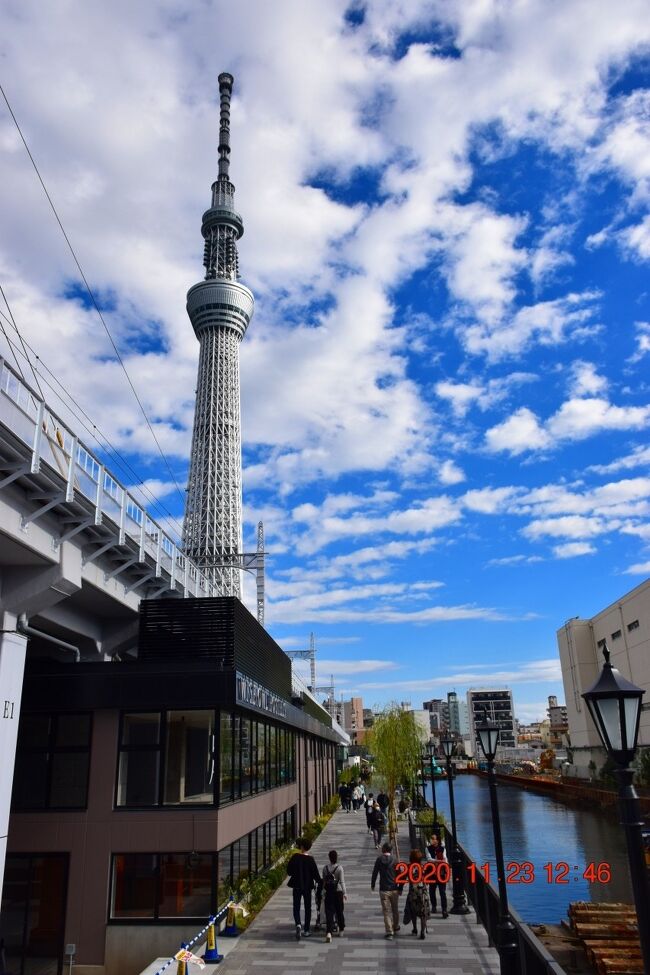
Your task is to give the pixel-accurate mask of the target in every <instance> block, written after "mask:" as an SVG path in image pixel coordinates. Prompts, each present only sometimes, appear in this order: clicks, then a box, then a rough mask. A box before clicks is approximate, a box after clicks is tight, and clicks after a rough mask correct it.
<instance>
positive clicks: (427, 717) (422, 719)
mask: <svg viewBox="0 0 650 975" xmlns="http://www.w3.org/2000/svg"><path fill="white" fill-rule="evenodd" d="M410 713H411V714H412V715H413V720H414V721H415V726H416V728H418V729H419V730H420V737H421V738H423V739H424V740H426V741H428V740H429V738H430V737H431V713H430V711H426V710H425V709H424V708H423V709H422V710H421V711H418V710H414V709H413V708H411V711H410Z"/></svg>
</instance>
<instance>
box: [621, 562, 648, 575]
mask: <svg viewBox="0 0 650 975" xmlns="http://www.w3.org/2000/svg"><path fill="white" fill-rule="evenodd" d="M625 574H626V575H630V576H647V575H650V562H637V563H636V564H635V565H631V566H630V567H629V568H628V569H625Z"/></svg>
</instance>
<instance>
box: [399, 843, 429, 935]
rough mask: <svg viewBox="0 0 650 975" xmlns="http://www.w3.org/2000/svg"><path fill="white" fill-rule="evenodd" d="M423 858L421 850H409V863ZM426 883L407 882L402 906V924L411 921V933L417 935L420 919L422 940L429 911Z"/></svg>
mask: <svg viewBox="0 0 650 975" xmlns="http://www.w3.org/2000/svg"><path fill="white" fill-rule="evenodd" d="M422 860H423V853H422V851H421V850H411V855H410V857H409V862H410V863H418V864H421V863H422ZM426 888H427V885H426V884H425V883H423V882H422V881H420V882H419V883H413V882H412V881H411V882H409V890H408V894H407V896H406V906H405V908H404V924H408V923H409V921H410V922H411V924H412V926H413V929H412V931H411V934H415V935H417V933H418V927H417V922H418V918H419V919H420V939H421V940H422V941H424V933H425V931H426V929H427V918H428V917H429V914H430V913H431V908H430V906H429V897H428V895H427V889H426Z"/></svg>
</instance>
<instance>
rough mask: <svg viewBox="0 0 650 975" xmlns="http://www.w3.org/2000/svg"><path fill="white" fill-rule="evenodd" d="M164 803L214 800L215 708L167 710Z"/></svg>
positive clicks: (176, 803)
mask: <svg viewBox="0 0 650 975" xmlns="http://www.w3.org/2000/svg"><path fill="white" fill-rule="evenodd" d="M166 731H167V748H166V756H165V758H166V760H165V803H166V804H167V805H178V804H184V803H208V802H209V803H212V802H213V782H214V711H169V712H168V713H167V723H166Z"/></svg>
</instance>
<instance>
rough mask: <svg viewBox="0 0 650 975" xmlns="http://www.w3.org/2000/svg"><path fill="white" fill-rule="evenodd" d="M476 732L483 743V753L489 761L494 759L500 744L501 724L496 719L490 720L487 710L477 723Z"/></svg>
mask: <svg viewBox="0 0 650 975" xmlns="http://www.w3.org/2000/svg"><path fill="white" fill-rule="evenodd" d="M476 733H477V735H478V740H479V741H480V743H481V748H482V750H483V754H484V755H485V757H486V758H487V760H488V762H493V761H494V756H495V755H496V753H497V745H498V744H499V725H498V724H496V723H495V722H494V721H489V720H488V716H487V712H486V711H484V712H483V720H482V721H481V722H479V724H477V725H476Z"/></svg>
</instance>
